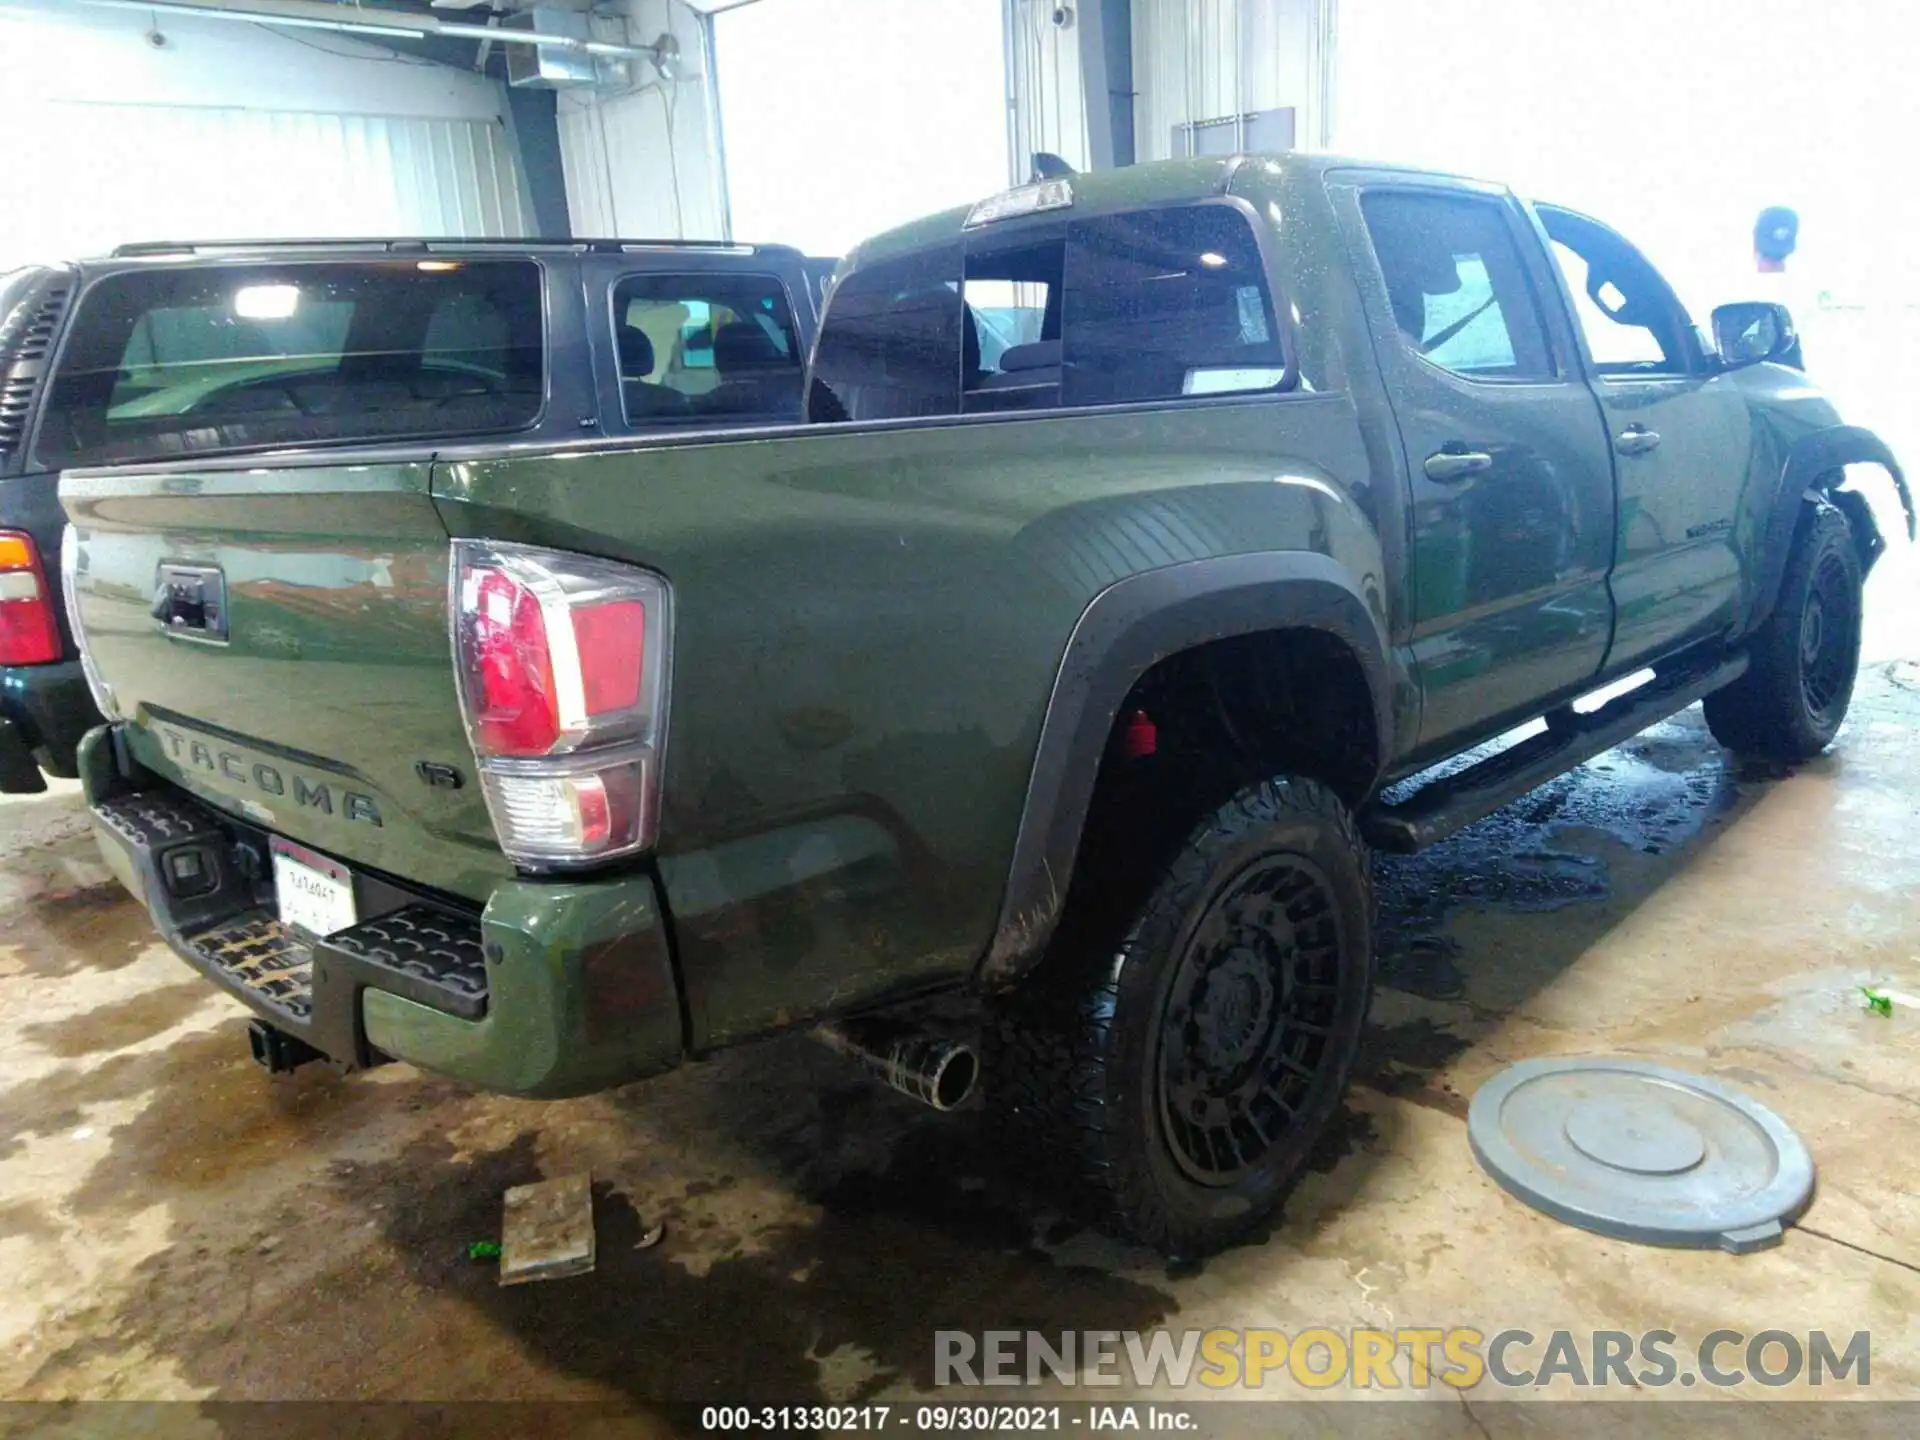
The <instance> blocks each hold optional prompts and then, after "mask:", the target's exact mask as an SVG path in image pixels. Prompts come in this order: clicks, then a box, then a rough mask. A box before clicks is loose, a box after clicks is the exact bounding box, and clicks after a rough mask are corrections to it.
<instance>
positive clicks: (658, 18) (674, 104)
mask: <svg viewBox="0 0 1920 1440" xmlns="http://www.w3.org/2000/svg"><path fill="white" fill-rule="evenodd" d="M626 10H627V20H628V23H627V26H626V28H625V29H624V30H623V29H621V28H620V26H619V23H618V20H617V19H615V20H614V21H612V22H611V23H609V22H607V21H606V20H605V19H604V18H603V19H602V20H600V21H597V22H596V23H597V24H599V25H600V27H601V35H602V38H604V39H608V40H617V41H628V42H630V43H633V44H637V45H651V44H652V43H653V42H654V40H655V39H656V38H658V37H659V36H660V35H662V34H671V35H672V36H673V38H674V39H675V40H676V41H677V42H678V43H679V46H680V62H679V69H678V71H677V72H676V74H675V77H674V78H673V79H672V80H666V81H663V80H662V79H661V78H660V77H659V75H658V74H657V73H656V72H655V71H654V70H653V68H652V67H651V65H650V64H649V63H648V62H647V61H645V60H636V61H633V62H631V63H630V82H629V84H628V86H627V87H626V88H625V89H622V90H612V91H603V90H592V89H585V88H583V89H579V90H562V91H561V92H560V94H559V105H558V112H559V113H558V118H559V126H560V155H561V161H562V164H563V165H564V166H565V169H566V173H567V208H568V212H569V216H570V218H571V220H572V224H573V233H574V234H576V235H619V236H627V237H631V238H638V239H694V240H713V239H726V238H728V237H729V230H728V224H727V204H726V182H725V176H724V174H723V172H722V169H721V162H720V155H719V139H718V122H717V118H716V106H715V103H714V91H713V87H712V84H711V82H710V75H709V70H708V65H707V53H706V30H705V28H704V26H703V24H702V23H701V20H700V17H699V16H698V15H696V14H695V13H694V12H693V11H692V10H690V9H688V8H687V7H686V6H685V5H681V4H677V3H671V0H630V3H629V4H628V5H627V7H626ZM796 103H801V102H800V101H796Z"/></svg>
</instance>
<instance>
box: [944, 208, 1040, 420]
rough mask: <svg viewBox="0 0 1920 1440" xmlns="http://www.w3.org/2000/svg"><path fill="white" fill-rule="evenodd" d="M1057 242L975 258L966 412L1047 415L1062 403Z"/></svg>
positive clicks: (964, 360) (965, 348) (967, 291)
mask: <svg viewBox="0 0 1920 1440" xmlns="http://www.w3.org/2000/svg"><path fill="white" fill-rule="evenodd" d="M1064 250H1065V241H1064V238H1063V237H1062V236H1061V234H1060V232H1059V231H1056V232H1055V234H1054V236H1053V238H1050V239H1045V240H1041V241H1039V242H1037V243H1028V244H1023V245H1019V246H1016V247H1013V248H1008V247H1006V246H1000V247H998V248H996V249H991V250H987V251H985V252H984V253H974V254H969V255H968V256H967V272H966V281H965V283H964V285H963V286H962V287H961V296H962V298H963V299H964V300H965V301H966V315H965V320H964V324H965V326H966V329H965V331H964V332H963V333H962V335H961V342H962V354H961V372H960V385H961V389H962V391H963V392H964V394H963V404H964V408H965V409H967V410H969V411H975V410H1033V409H1046V408H1050V407H1053V406H1056V405H1058V404H1059V403H1060V373H1061V371H1060V304H1061V285H1060V281H1061V269H1062V266H1063V264H1064Z"/></svg>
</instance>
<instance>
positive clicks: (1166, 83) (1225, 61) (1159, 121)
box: [1133, 0, 1340, 160]
mask: <svg viewBox="0 0 1920 1440" xmlns="http://www.w3.org/2000/svg"><path fill="white" fill-rule="evenodd" d="M1339 3H1340V0H1133V78H1134V89H1135V91H1136V92H1137V94H1136V98H1135V100H1134V145H1135V153H1136V158H1138V159H1141V160H1164V159H1166V158H1168V157H1169V156H1171V155H1172V154H1173V153H1174V150H1173V144H1174V138H1173V137H1174V130H1175V127H1176V126H1181V125H1187V124H1194V123H1200V122H1205V121H1209V120H1221V119H1227V118H1229V117H1232V116H1235V115H1244V114H1247V113H1249V112H1254V111H1261V110H1274V109H1280V108H1284V107H1287V106H1291V107H1293V109H1294V143H1295V145H1296V146H1297V147H1298V148H1300V149H1303V150H1313V149H1324V148H1325V147H1327V146H1328V145H1330V144H1332V142H1333V121H1334V68H1335V51H1336V42H1337V34H1338V24H1339Z"/></svg>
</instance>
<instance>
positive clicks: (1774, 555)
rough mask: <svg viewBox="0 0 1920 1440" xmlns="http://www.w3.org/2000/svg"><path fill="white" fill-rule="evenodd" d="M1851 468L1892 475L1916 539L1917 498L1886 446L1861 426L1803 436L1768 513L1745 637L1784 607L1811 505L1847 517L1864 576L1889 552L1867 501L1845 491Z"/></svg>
mask: <svg viewBox="0 0 1920 1440" xmlns="http://www.w3.org/2000/svg"><path fill="white" fill-rule="evenodd" d="M1849 465H1877V466H1879V467H1880V468H1881V469H1882V470H1884V471H1886V472H1887V476H1888V478H1889V479H1890V480H1892V482H1893V487H1894V492H1895V493H1896V494H1897V495H1898V496H1899V498H1900V505H1901V509H1902V510H1903V511H1904V512H1905V514H1906V517H1907V536H1908V538H1909V539H1912V538H1913V537H1914V534H1915V513H1914V503H1913V493H1912V491H1911V490H1910V489H1909V488H1908V486H1907V480H1906V475H1905V473H1904V472H1903V471H1902V470H1901V468H1900V462H1899V461H1898V460H1896V459H1894V456H1893V451H1892V450H1891V449H1890V448H1888V446H1887V443H1886V441H1884V440H1882V439H1881V438H1880V437H1879V436H1878V435H1876V434H1874V433H1873V432H1872V431H1871V430H1867V429H1863V428H1862V427H1860V426H1858V425H1831V426H1828V427H1826V428H1825V429H1821V430H1815V431H1813V432H1812V433H1811V434H1808V435H1803V436H1802V437H1801V438H1800V439H1799V440H1797V441H1795V442H1794V445H1793V448H1792V449H1791V450H1789V451H1788V452H1787V458H1786V462H1785V464H1783V465H1782V466H1781V470H1780V481H1779V484H1778V486H1777V487H1776V488H1775V490H1774V495H1773V501H1772V504H1771V505H1770V506H1769V508H1768V511H1767V518H1766V528H1765V531H1764V533H1763V536H1762V539H1761V547H1760V557H1759V569H1758V572H1757V576H1756V580H1755V586H1754V603H1753V606H1752V609H1751V611H1750V613H1749V614H1748V616H1747V622H1746V624H1745V625H1743V626H1742V627H1741V633H1742V634H1743V635H1744V634H1751V633H1752V632H1753V631H1754V630H1756V629H1758V628H1759V627H1760V626H1761V625H1762V624H1763V623H1765V621H1766V619H1767V617H1768V616H1770V615H1771V614H1772V613H1773V608H1774V606H1775V605H1776V604H1777V603H1778V602H1779V599H1780V587H1781V585H1782V584H1783V583H1784V581H1785V579H1786V574H1787V560H1788V558H1789V556H1790V555H1791V553H1792V550H1793V537H1794V533H1795V530H1796V528H1797V526H1798V525H1799V520H1800V514H1801V510H1802V508H1803V507H1804V506H1805V504H1806V503H1807V501H1808V500H1810V499H1814V498H1821V499H1825V500H1827V501H1828V502H1830V503H1831V504H1833V505H1836V506H1838V507H1839V509H1840V510H1841V511H1843V512H1844V513H1845V514H1846V517H1847V519H1848V521H1849V523H1850V524H1851V525H1852V526H1853V531H1854V537H1855V540H1856V542H1857V543H1858V544H1859V546H1860V564H1861V569H1862V570H1863V571H1865V570H1868V569H1871V568H1872V565H1873V562H1874V561H1875V560H1876V559H1878V558H1879V556H1880V554H1881V552H1883V551H1884V550H1885V549H1886V544H1887V542H1886V539H1885V537H1883V536H1882V535H1881V533H1880V527H1879V524H1878V522H1877V521H1875V519H1874V516H1873V511H1872V509H1871V508H1870V507H1869V506H1868V504H1867V501H1866V497H1865V496H1863V495H1861V494H1859V493H1858V492H1855V491H1841V490H1840V489H1839V485H1840V482H1841V481H1842V480H1843V479H1844V477H1845V473H1846V467H1847V466H1849Z"/></svg>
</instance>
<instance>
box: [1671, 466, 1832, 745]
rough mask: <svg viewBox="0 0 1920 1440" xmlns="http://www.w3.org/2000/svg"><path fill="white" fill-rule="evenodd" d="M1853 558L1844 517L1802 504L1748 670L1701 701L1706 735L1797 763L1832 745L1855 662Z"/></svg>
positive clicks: (1822, 506)
mask: <svg viewBox="0 0 1920 1440" xmlns="http://www.w3.org/2000/svg"><path fill="white" fill-rule="evenodd" d="M1862 613H1863V607H1862V600H1861V572H1860V552H1859V551H1858V550H1857V549H1856V548H1855V546H1854V543H1853V532H1852V529H1851V527H1850V526H1849V525H1848V524H1847V517H1846V516H1845V514H1843V513H1842V512H1841V511H1839V510H1837V509H1835V508H1834V507H1833V506H1831V505H1824V504H1821V505H1813V506H1809V507H1808V509H1807V511H1806V513H1805V514H1804V515H1803V516H1802V517H1801V521H1800V526H1799V529H1798V530H1797V532H1796V533H1795V535H1794V546H1793V553H1792V555H1791V557H1790V558H1789V559H1788V562H1787V573H1786V575H1785V577H1784V578H1783V579H1782V581H1781V585H1780V598H1779V601H1778V602H1777V603H1776V604H1775V606H1774V609H1773V614H1771V615H1770V616H1768V617H1767V620H1766V622H1765V623H1764V624H1763V625H1762V626H1761V627H1760V629H1759V630H1758V632H1756V633H1755V635H1754V637H1753V640H1752V648H1751V651H1750V654H1751V662H1752V663H1751V664H1749V665H1748V667H1747V671H1746V673H1745V674H1744V675H1742V676H1741V677H1740V678H1739V679H1738V680H1736V681H1734V682H1733V684H1731V685H1729V686H1727V687H1726V688H1725V689H1724V690H1717V691H1715V692H1714V693H1713V694H1711V695H1709V696H1707V698H1706V703H1705V705H1704V706H1703V707H1702V708H1703V709H1704V710H1705V711H1706V717H1707V728H1708V729H1709V730H1711V731H1712V732H1713V738H1714V739H1716V740H1718V741H1719V742H1720V743H1721V744H1722V745H1724V746H1726V747H1727V748H1728V749H1729V750H1731V751H1733V752H1734V753H1735V754H1736V755H1741V756H1751V757H1754V758H1756V759H1765V760H1778V761H1787V762H1792V761H1799V760H1808V759H1811V758H1812V757H1813V756H1815V755H1818V754H1819V753H1820V752H1821V751H1822V750H1824V749H1826V748H1827V746H1828V745H1830V744H1832V743H1833V737H1834V736H1835V735H1836V734H1838V733H1839V730H1840V722H1841V721H1843V720H1844V719H1846V716H1847V704H1848V701H1849V700H1850V699H1851V698H1852V695H1853V681H1854V676H1855V674H1856V672H1857V671H1858V669H1859V665H1860V622H1861V616H1862Z"/></svg>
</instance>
